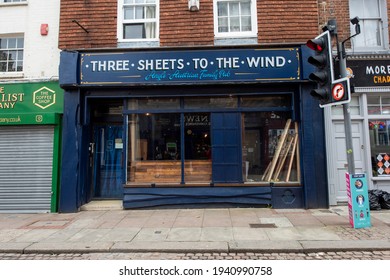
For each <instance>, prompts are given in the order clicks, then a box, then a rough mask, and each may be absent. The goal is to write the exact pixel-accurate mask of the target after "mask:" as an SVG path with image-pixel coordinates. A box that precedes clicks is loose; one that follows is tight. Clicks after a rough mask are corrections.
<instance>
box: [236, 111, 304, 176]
mask: <svg viewBox="0 0 390 280" xmlns="http://www.w3.org/2000/svg"><path fill="white" fill-rule="evenodd" d="M243 118H244V122H243V123H244V128H243V147H242V148H243V153H242V154H243V177H244V181H246V182H268V181H274V182H299V180H300V170H299V162H298V157H297V153H298V143H299V142H298V133H297V132H298V130H296V128H297V123H292V122H291V117H290V114H289V113H280V112H279V113H272V112H269V113H268V112H258V113H245V114H244V115H243ZM287 124H290V125H289V126H287Z"/></svg>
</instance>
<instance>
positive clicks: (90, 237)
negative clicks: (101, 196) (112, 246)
mask: <svg viewBox="0 0 390 280" xmlns="http://www.w3.org/2000/svg"><path fill="white" fill-rule="evenodd" d="M109 231H110V229H91V228H87V229H82V230H80V231H79V232H77V233H76V234H75V235H73V236H72V237H71V238H69V242H98V241H100V239H101V238H102V237H103V236H105V235H106V234H107V233H108V232H109Z"/></svg>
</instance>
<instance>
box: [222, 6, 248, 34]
mask: <svg viewBox="0 0 390 280" xmlns="http://www.w3.org/2000/svg"><path fill="white" fill-rule="evenodd" d="M251 8H252V6H251V1H250V0H241V1H237V0H236V1H234V0H232V1H218V3H217V10H218V11H217V16H218V32H221V33H222V32H245V31H252V17H251V14H252V11H251Z"/></svg>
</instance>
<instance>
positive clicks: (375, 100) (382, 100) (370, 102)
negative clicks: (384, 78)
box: [367, 95, 390, 115]
mask: <svg viewBox="0 0 390 280" xmlns="http://www.w3.org/2000/svg"><path fill="white" fill-rule="evenodd" d="M367 109H368V114H369V115H390V97H387V96H380V95H371V96H370V95H367Z"/></svg>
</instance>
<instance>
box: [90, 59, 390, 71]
mask: <svg viewBox="0 0 390 280" xmlns="http://www.w3.org/2000/svg"><path fill="white" fill-rule="evenodd" d="M286 63H291V60H288V61H286V58H285V57H283V56H258V57H246V58H242V59H240V58H239V57H216V58H214V59H212V60H209V59H207V58H202V57H195V58H191V60H189V61H187V62H186V61H185V60H184V59H182V58H179V59H177V58H167V59H140V60H138V62H137V63H130V61H129V60H92V61H90V63H89V64H87V65H86V66H85V67H86V68H90V67H91V68H92V72H118V71H129V70H130V68H134V67H135V68H136V69H137V70H138V71H168V70H183V69H184V68H185V67H186V66H187V67H188V66H192V69H194V70H205V69H208V67H210V66H211V67H213V66H214V67H213V68H214V69H239V68H240V67H241V66H245V65H246V66H247V67H248V68H281V67H284V66H285V65H286ZM377 68H378V69H377ZM383 71H385V70H384V69H382V67H381V68H379V67H367V73H378V72H380V73H383ZM387 71H389V73H390V66H389V67H388V69H387Z"/></svg>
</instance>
